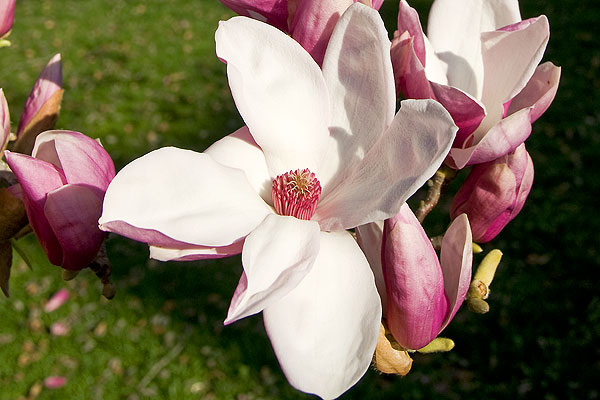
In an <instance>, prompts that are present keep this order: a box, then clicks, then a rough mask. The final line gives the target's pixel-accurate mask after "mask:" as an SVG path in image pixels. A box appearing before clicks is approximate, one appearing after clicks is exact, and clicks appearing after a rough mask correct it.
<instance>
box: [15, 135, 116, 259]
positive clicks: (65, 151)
mask: <svg viewBox="0 0 600 400" xmlns="http://www.w3.org/2000/svg"><path fill="white" fill-rule="evenodd" d="M4 155H5V158H6V162H7V163H8V165H9V166H10V168H11V169H12V171H13V172H14V174H15V176H16V177H17V179H18V181H19V184H20V188H21V196H22V197H23V202H24V204H25V210H26V211H27V216H28V218H29V223H30V224H31V227H32V228H33V231H34V233H35V235H36V236H37V238H38V240H39V241H40V243H41V245H42V247H43V248H44V251H45V252H46V254H47V255H48V258H49V260H50V262H51V263H52V264H54V265H59V266H61V267H63V268H65V269H68V270H79V269H82V268H84V267H86V266H87V265H88V264H89V263H90V262H92V261H93V260H94V258H95V257H96V254H97V253H98V250H99V248H100V245H101V244H102V242H103V240H104V235H105V234H104V233H103V232H101V231H100V230H99V229H98V225H97V221H98V218H99V216H100V212H101V208H102V200H103V198H104V192H105V191H106V188H107V187H108V184H109V182H110V180H111V179H112V178H113V177H114V175H115V167H114V165H113V162H112V160H111V158H110V156H109V155H108V153H107V152H106V151H105V150H104V148H103V147H102V146H101V145H100V144H99V143H98V142H97V141H95V140H93V139H90V138H89V137H87V136H85V135H83V134H81V133H79V132H71V131H46V132H44V133H42V134H40V135H38V137H37V139H36V141H35V146H34V148H33V152H32V156H31V157H30V156H28V155H25V154H19V153H14V152H10V151H5V152H4Z"/></svg>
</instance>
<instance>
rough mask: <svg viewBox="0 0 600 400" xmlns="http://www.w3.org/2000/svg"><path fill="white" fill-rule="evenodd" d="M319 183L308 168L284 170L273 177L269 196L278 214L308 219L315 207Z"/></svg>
mask: <svg viewBox="0 0 600 400" xmlns="http://www.w3.org/2000/svg"><path fill="white" fill-rule="evenodd" d="M320 196H321V183H320V182H319V180H318V179H317V177H316V176H315V174H314V173H312V172H310V170H309V169H308V168H305V169H297V170H295V171H290V172H286V173H285V174H281V175H279V176H278V177H277V178H275V179H273V190H272V191H271V198H272V199H273V205H274V206H275V211H277V213H278V214H279V215H290V216H292V217H296V218H298V219H304V220H309V219H311V218H312V216H313V215H314V213H315V210H316V209H317V203H318V202H319V197H320Z"/></svg>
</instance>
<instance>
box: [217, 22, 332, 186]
mask: <svg viewBox="0 0 600 400" xmlns="http://www.w3.org/2000/svg"><path fill="white" fill-rule="evenodd" d="M216 42H217V55H218V56H219V57H220V58H222V59H224V60H225V61H226V62H227V76H228V78H229V86H230V87H231V93H232V94H233V98H234V100H235V104H236V106H237V108H238V111H239V112H240V114H241V115H242V118H243V119H244V121H245V122H246V125H248V128H249V129H250V132H251V133H252V136H253V137H254V139H255V140H256V143H258V144H259V146H260V147H261V148H262V149H263V152H264V154H265V158H266V160H267V164H268V166H269V171H270V173H271V176H277V175H280V174H282V173H284V172H287V171H289V170H294V169H298V168H309V169H310V170H311V171H313V172H315V173H317V174H318V167H319V165H320V163H321V160H322V159H323V156H324V154H323V151H324V150H325V146H324V144H325V143H326V141H327V139H328V136H329V132H328V130H327V126H328V121H329V96H328V94H327V88H326V87H325V81H324V80H323V75H322V74H321V70H320V69H319V66H318V65H317V64H316V62H315V61H314V60H313V59H312V57H311V56H310V55H309V54H308V53H307V52H306V51H305V50H304V49H303V48H302V47H301V46H300V45H299V44H298V43H297V42H296V41H294V40H293V39H291V38H290V37H288V36H287V35H285V34H284V33H283V32H281V31H280V30H278V29H276V28H274V27H272V26H270V25H267V24H264V23H262V22H259V21H255V20H252V19H249V18H245V17H234V18H231V19H230V20H228V21H225V22H221V23H220V24H219V29H217V33H216Z"/></svg>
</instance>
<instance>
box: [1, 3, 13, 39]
mask: <svg viewBox="0 0 600 400" xmlns="http://www.w3.org/2000/svg"><path fill="white" fill-rule="evenodd" d="M16 1H17V0H0V40H1V39H4V38H5V37H6V36H8V35H9V34H10V31H11V29H12V26H13V22H14V20H15V3H16Z"/></svg>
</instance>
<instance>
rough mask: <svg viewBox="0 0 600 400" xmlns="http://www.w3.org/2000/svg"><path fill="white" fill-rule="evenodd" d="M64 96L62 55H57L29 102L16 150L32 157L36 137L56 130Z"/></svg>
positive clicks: (40, 79) (33, 91)
mask: <svg viewBox="0 0 600 400" xmlns="http://www.w3.org/2000/svg"><path fill="white" fill-rule="evenodd" d="M62 94H63V89H62V63H61V59H60V54H55V55H54V56H53V57H52V58H51V59H50V61H48V64H46V66H45V67H44V69H43V70H42V72H41V73H40V75H39V77H38V79H37V80H36V82H35V84H34V85H33V89H31V93H30V94H29V97H28V98H27V101H26V102H25V108H24V109H23V112H22V113H21V119H20V121H19V127H18V129H17V141H16V142H15V144H14V146H13V148H12V149H13V150H14V151H16V152H19V153H23V154H31V150H32V149H33V145H34V142H35V138H36V136H37V135H38V134H40V133H41V132H44V131H46V130H49V129H53V128H54V125H55V124H56V119H57V118H58V112H59V110H60V102H61V100H62Z"/></svg>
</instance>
